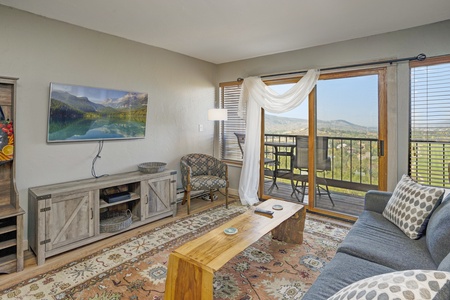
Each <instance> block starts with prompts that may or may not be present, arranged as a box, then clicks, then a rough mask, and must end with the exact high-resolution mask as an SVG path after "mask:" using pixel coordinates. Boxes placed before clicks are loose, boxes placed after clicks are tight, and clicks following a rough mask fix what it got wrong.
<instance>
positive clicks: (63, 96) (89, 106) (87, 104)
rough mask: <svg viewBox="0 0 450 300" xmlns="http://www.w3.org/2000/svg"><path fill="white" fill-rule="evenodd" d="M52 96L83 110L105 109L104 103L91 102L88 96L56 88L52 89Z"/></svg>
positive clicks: (75, 108) (95, 110) (73, 107)
mask: <svg viewBox="0 0 450 300" xmlns="http://www.w3.org/2000/svg"><path fill="white" fill-rule="evenodd" d="M51 97H52V99H55V100H58V101H60V102H62V103H64V104H67V105H68V106H70V107H71V108H72V109H74V110H79V111H82V112H97V111H101V110H103V109H105V107H104V106H103V105H101V104H96V103H94V102H91V101H89V99H88V98H87V97H77V96H74V95H72V94H70V93H68V92H63V91H55V90H54V91H52V94H51Z"/></svg>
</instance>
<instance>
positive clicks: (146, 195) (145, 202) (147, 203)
mask: <svg viewBox="0 0 450 300" xmlns="http://www.w3.org/2000/svg"><path fill="white" fill-rule="evenodd" d="M145 197H146V198H147V201H146V202H145V204H148V195H145Z"/></svg>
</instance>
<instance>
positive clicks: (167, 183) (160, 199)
mask: <svg viewBox="0 0 450 300" xmlns="http://www.w3.org/2000/svg"><path fill="white" fill-rule="evenodd" d="M175 176H176V175H174V174H168V175H165V176H161V177H159V178H152V179H149V180H146V181H144V182H142V186H143V187H144V188H145V191H144V192H145V204H144V206H145V211H146V215H145V218H146V219H149V218H159V217H160V216H170V215H173V216H175V214H176V208H177V204H176V177H175Z"/></svg>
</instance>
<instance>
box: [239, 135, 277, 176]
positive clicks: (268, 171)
mask: <svg viewBox="0 0 450 300" xmlns="http://www.w3.org/2000/svg"><path fill="white" fill-rule="evenodd" d="M234 135H235V136H236V138H237V141H238V145H239V149H241V154H242V158H244V148H243V147H244V144H245V133H237V132H235V133H234ZM271 153H272V152H265V153H264V176H269V177H272V176H273V170H272V169H270V168H269V167H270V166H271V165H272V166H273V165H275V159H273V158H269V157H266V154H271Z"/></svg>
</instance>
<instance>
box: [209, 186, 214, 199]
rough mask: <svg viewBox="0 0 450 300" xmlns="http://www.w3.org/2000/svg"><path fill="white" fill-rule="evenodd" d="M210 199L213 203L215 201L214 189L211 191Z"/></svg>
mask: <svg viewBox="0 0 450 300" xmlns="http://www.w3.org/2000/svg"><path fill="white" fill-rule="evenodd" d="M209 199H211V202H213V201H214V192H213V190H212V189H210V190H209Z"/></svg>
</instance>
